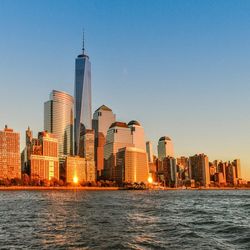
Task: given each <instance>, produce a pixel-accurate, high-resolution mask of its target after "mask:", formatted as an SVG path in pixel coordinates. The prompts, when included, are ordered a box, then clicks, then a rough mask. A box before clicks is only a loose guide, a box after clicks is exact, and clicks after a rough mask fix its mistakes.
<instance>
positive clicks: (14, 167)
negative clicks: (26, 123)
mask: <svg viewBox="0 0 250 250" xmlns="http://www.w3.org/2000/svg"><path fill="white" fill-rule="evenodd" d="M14 178H21V159H20V135H19V133H16V132H14V131H13V129H10V128H8V127H7V126H5V128H4V130H3V131H0V179H14Z"/></svg>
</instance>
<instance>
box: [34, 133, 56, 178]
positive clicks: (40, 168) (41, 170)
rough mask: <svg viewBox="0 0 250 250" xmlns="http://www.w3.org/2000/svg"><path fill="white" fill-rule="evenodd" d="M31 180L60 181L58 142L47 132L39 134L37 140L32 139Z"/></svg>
mask: <svg viewBox="0 0 250 250" xmlns="http://www.w3.org/2000/svg"><path fill="white" fill-rule="evenodd" d="M30 162H31V164H30V165H31V171H30V172H31V173H30V175H31V179H32V180H34V179H37V180H51V179H53V178H55V179H57V180H59V158H58V140H57V138H56V136H55V135H53V134H51V133H48V132H46V131H44V132H39V133H38V138H37V139H34V138H33V139H32V153H31V156H30Z"/></svg>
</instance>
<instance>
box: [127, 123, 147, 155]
mask: <svg viewBox="0 0 250 250" xmlns="http://www.w3.org/2000/svg"><path fill="white" fill-rule="evenodd" d="M128 127H129V128H130V130H131V135H132V143H133V144H134V147H136V148H140V149H142V150H143V151H145V152H146V143H145V135H144V128H143V127H142V126H141V124H140V123H139V122H138V121H135V120H132V121H130V122H129V123H128Z"/></svg>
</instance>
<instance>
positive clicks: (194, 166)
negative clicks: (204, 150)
mask: <svg viewBox="0 0 250 250" xmlns="http://www.w3.org/2000/svg"><path fill="white" fill-rule="evenodd" d="M189 161H190V168H191V170H190V172H191V178H192V179H194V180H195V182H196V183H197V184H198V183H199V184H200V185H201V186H204V187H208V186H209V185H210V172H209V161H208V157H207V156H206V155H204V154H199V155H194V156H191V157H189Z"/></svg>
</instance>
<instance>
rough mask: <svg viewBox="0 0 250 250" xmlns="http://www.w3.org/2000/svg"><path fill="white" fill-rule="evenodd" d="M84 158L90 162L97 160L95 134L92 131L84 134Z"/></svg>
mask: <svg viewBox="0 0 250 250" xmlns="http://www.w3.org/2000/svg"><path fill="white" fill-rule="evenodd" d="M83 157H84V158H85V159H86V160H88V161H94V160H95V132H94V130H92V129H86V131H85V134H84V150H83Z"/></svg>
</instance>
